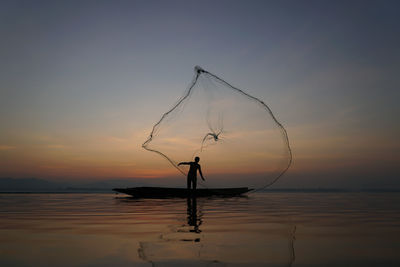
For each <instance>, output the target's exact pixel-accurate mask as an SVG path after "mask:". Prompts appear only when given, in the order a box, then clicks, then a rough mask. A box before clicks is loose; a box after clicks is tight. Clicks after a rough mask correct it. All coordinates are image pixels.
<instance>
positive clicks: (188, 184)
mask: <svg viewBox="0 0 400 267" xmlns="http://www.w3.org/2000/svg"><path fill="white" fill-rule="evenodd" d="M191 180H192V179H190V177H189V176H188V177H187V189H190V184H191V182H192V181H191Z"/></svg>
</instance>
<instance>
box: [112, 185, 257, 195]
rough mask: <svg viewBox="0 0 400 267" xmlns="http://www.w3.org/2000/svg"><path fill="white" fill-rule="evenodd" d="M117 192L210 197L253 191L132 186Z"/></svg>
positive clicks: (243, 189)
mask: <svg viewBox="0 0 400 267" xmlns="http://www.w3.org/2000/svg"><path fill="white" fill-rule="evenodd" d="M113 190H114V191H116V192H119V193H124V194H128V195H131V196H133V197H135V198H159V197H161V198H164V197H193V196H194V197H209V196H222V197H231V196H239V195H242V194H244V193H247V192H249V191H251V190H252V189H248V188H247V187H237V188H198V189H196V190H188V189H186V188H168V187H132V188H114V189H113Z"/></svg>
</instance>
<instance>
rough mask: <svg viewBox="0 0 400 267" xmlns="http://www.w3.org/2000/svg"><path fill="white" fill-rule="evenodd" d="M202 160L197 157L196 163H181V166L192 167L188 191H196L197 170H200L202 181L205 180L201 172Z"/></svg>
mask: <svg viewBox="0 0 400 267" xmlns="http://www.w3.org/2000/svg"><path fill="white" fill-rule="evenodd" d="M199 161H200V158H199V157H195V158H194V161H190V162H180V163H179V164H178V166H179V165H190V168H189V172H188V175H187V189H196V185H197V170H199V173H200V176H201V179H203V181H205V180H204V177H203V173H202V172H201V167H200V164H199Z"/></svg>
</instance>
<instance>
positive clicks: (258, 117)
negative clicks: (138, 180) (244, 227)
mask: <svg viewBox="0 0 400 267" xmlns="http://www.w3.org/2000/svg"><path fill="white" fill-rule="evenodd" d="M143 148H145V149H146V150H148V151H152V152H155V153H157V154H159V155H161V156H162V157H164V158H165V159H166V160H168V161H169V162H170V163H171V164H172V166H174V167H175V168H176V169H177V171H179V172H180V173H181V174H183V175H185V176H186V174H187V171H188V170H187V165H180V166H178V163H179V162H181V161H186V162H187V161H192V160H193V159H194V157H196V156H198V157H200V162H199V163H200V164H201V166H202V170H203V174H204V176H205V178H206V181H205V182H202V183H200V185H201V186H203V187H236V186H245V187H250V188H254V189H263V188H266V187H268V186H270V185H272V184H274V183H275V182H276V181H277V180H278V179H279V178H280V177H281V176H282V175H283V174H284V173H285V172H286V171H287V170H288V169H289V167H290V165H291V163H292V152H291V148H290V145H289V139H288V135H287V132H286V130H285V128H284V127H283V125H282V124H281V123H280V122H279V121H278V120H277V118H276V117H275V115H274V113H273V112H272V111H271V109H270V108H269V107H268V106H267V104H265V103H264V102H263V101H262V100H260V99H258V98H256V97H254V96H251V95H250V94H248V93H246V92H245V91H244V90H241V89H239V88H236V87H234V86H232V85H230V84H229V83H228V82H226V81H225V80H223V79H221V78H219V77H218V76H216V75H214V74H212V73H210V72H208V71H206V70H204V69H202V68H200V67H198V66H196V67H195V76H194V78H193V80H192V82H191V83H190V85H189V87H188V88H187V90H186V91H185V93H184V94H183V96H182V97H181V98H180V99H178V101H177V102H176V103H175V104H174V105H173V106H172V108H171V109H170V110H168V111H167V112H165V113H164V114H163V115H162V116H161V118H160V120H159V121H158V122H157V123H156V124H155V125H154V126H153V129H152V131H151V133H150V135H149V137H148V139H147V140H146V141H145V142H144V143H143Z"/></svg>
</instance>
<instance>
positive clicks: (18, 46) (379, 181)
mask: <svg viewBox="0 0 400 267" xmlns="http://www.w3.org/2000/svg"><path fill="white" fill-rule="evenodd" d="M399 6H400V3H399V2H398V1H275V2H273V1H85V2H83V1H2V3H1V8H0V20H1V21H0V22H1V23H0V34H1V40H2V41H1V43H0V59H1V60H0V70H1V71H0V114H1V115H0V124H1V127H2V130H1V132H0V160H1V161H2V162H3V163H4V164H2V165H1V167H0V176H12V177H31V176H36V177H44V178H54V179H56V178H60V177H61V178H80V177H93V178H109V177H135V176H140V175H143V173H146V171H151V170H154V169H157V168H161V170H160V172H161V171H162V170H163V168H164V167H165V168H167V167H166V166H164V167H158V166H160V164H161V166H163V165H162V163H161V162H158V161H157V160H155V159H154V158H153V157H152V156H150V155H147V154H146V152H144V151H142V150H141V148H140V144H141V143H142V142H143V140H144V139H145V138H146V135H147V134H148V133H149V130H150V129H151V126H152V124H153V123H154V122H155V121H156V120H157V119H158V118H159V116H160V115H161V114H162V113H163V112H165V111H166V110H167V109H168V108H169V107H170V106H171V104H172V103H174V102H175V101H176V99H177V98H178V97H179V96H180V95H181V94H182V92H183V91H184V89H185V87H186V86H187V84H188V83H189V81H190V79H191V77H192V75H193V67H194V66H195V65H200V66H202V67H203V68H205V69H207V70H209V71H211V72H214V73H216V74H217V75H219V76H221V77H223V78H225V79H226V80H227V81H229V82H230V83H232V84H234V85H236V86H238V87H240V88H243V89H246V90H247V91H248V92H249V93H251V94H252V95H255V96H257V97H259V98H261V99H263V100H265V101H266V102H267V103H268V104H269V105H270V106H271V108H272V109H273V111H274V112H275V113H276V114H277V116H278V117H279V119H280V120H281V121H282V123H283V124H284V125H285V126H286V127H287V130H288V133H289V137H290V139H291V142H292V145H293V151H294V156H295V163H294V165H293V168H292V169H291V173H289V174H288V177H287V179H286V180H284V181H283V182H282V185H285V186H291V185H293V186H302V185H305V186H310V185H317V186H378V187H379V186H382V187H383V186H397V187H399V186H400V183H399V182H398V181H397V180H398V179H397V178H398V175H399V172H398V170H397V166H398V164H399V158H400V155H399V151H400V144H399V141H398V140H397V137H398V136H399V134H400V131H399V128H400V127H399V123H398V117H399V115H400V110H399V109H400V108H399V105H398V103H397V101H398V99H399V96H400V93H399V85H400V78H399V75H398V70H399V69H400V52H399V47H400V20H399V18H398V13H399ZM107 140H108V141H107ZM116 140H119V143H117V144H116V143H115V142H117V141H116ZM113 142H114V143H113ZM132 162H134V163H132ZM150 162H151V163H150ZM99 166H101V167H99ZM121 166H123V167H121ZM99 173H103V174H104V175H100V174H99ZM299 177H303V178H299ZM321 177H325V178H323V179H322V178H321ZM340 177H341V178H340Z"/></svg>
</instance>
